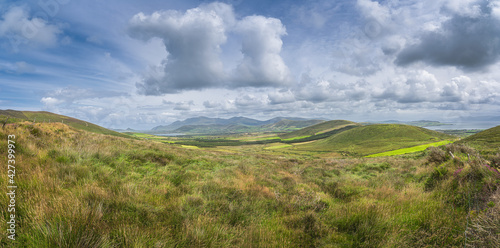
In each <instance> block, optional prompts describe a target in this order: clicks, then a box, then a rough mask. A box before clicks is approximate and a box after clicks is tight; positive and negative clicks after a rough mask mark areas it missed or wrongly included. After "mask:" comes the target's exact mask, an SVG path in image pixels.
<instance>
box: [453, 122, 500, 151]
mask: <svg viewBox="0 0 500 248" xmlns="http://www.w3.org/2000/svg"><path fill="white" fill-rule="evenodd" d="M459 142H460V143H463V144H468V145H471V146H474V147H476V148H478V149H481V150H483V151H485V152H487V153H493V154H495V153H498V152H500V149H498V147H500V126H496V127H493V128H490V129H487V130H484V131H482V132H479V133H476V134H474V135H471V136H468V137H467V138H465V139H463V140H461V141H459Z"/></svg>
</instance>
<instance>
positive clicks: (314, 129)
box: [280, 120, 356, 140]
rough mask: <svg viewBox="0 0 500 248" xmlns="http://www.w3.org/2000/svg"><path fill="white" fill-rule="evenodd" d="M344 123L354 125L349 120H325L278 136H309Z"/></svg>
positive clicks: (289, 137)
mask: <svg viewBox="0 0 500 248" xmlns="http://www.w3.org/2000/svg"><path fill="white" fill-rule="evenodd" d="M346 125H356V123H354V122H351V121H344V120H334V121H325V122H322V123H319V124H316V125H313V126H310V127H306V128H303V129H300V130H296V131H293V132H289V133H285V134H281V135H280V138H282V139H284V140H287V139H292V138H297V137H309V136H312V135H315V134H320V133H323V132H327V131H331V130H334V129H338V128H341V127H345V126H346Z"/></svg>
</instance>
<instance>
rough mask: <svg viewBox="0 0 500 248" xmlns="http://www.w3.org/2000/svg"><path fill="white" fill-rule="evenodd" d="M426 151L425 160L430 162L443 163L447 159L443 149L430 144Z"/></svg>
mask: <svg viewBox="0 0 500 248" xmlns="http://www.w3.org/2000/svg"><path fill="white" fill-rule="evenodd" d="M427 152H428V156H427V161H429V162H431V163H438V164H440V163H443V162H445V161H446V160H447V156H446V153H445V151H443V150H441V149H439V148H437V147H434V146H431V147H429V148H427Z"/></svg>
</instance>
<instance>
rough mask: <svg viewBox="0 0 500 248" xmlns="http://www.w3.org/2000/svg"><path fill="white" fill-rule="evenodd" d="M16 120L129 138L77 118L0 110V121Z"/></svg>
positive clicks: (36, 112)
mask: <svg viewBox="0 0 500 248" xmlns="http://www.w3.org/2000/svg"><path fill="white" fill-rule="evenodd" d="M7 118H15V120H16V122H22V121H32V122H34V123H50V122H61V123H65V124H67V125H69V126H71V127H73V128H76V129H81V130H85V131H89V132H92V133H99V134H107V135H113V136H118V137H129V138H130V136H128V135H126V134H122V133H119V132H115V131H112V130H109V129H106V128H103V127H101V126H98V125H95V124H92V123H89V122H86V121H82V120H78V119H76V118H72V117H68V116H63V115H58V114H54V113H50V112H46V111H15V110H0V119H4V120H5V119H7Z"/></svg>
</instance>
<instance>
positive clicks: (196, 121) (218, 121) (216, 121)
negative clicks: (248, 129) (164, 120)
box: [152, 116, 307, 132]
mask: <svg viewBox="0 0 500 248" xmlns="http://www.w3.org/2000/svg"><path fill="white" fill-rule="evenodd" d="M283 120H291V121H305V120H307V119H304V118H296V117H276V118H273V119H270V120H266V121H260V120H256V119H251V118H246V117H232V118H230V119H222V118H209V117H203V116H201V117H194V118H188V119H186V120H183V121H176V122H174V123H172V124H170V125H166V126H157V127H154V128H153V129H152V131H155V132H158V131H160V132H166V131H173V130H176V129H178V128H181V127H183V126H202V125H205V126H209V125H219V126H229V125H239V126H254V127H257V126H263V125H270V124H274V123H278V122H280V121H283Z"/></svg>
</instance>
